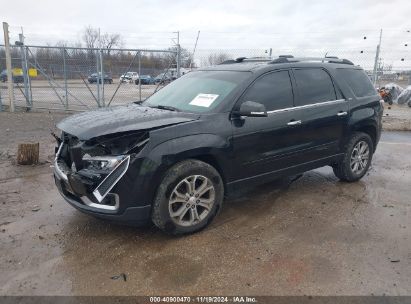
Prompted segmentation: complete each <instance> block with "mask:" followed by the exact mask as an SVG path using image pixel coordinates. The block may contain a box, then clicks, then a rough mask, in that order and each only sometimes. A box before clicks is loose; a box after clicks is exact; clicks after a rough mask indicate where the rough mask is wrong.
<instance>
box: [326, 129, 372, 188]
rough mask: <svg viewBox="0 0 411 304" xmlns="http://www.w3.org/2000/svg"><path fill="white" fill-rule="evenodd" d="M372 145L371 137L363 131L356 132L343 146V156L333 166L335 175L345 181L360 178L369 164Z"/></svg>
mask: <svg viewBox="0 0 411 304" xmlns="http://www.w3.org/2000/svg"><path fill="white" fill-rule="evenodd" d="M373 151H374V145H373V142H372V140H371V137H370V136H369V135H368V134H366V133H363V132H356V133H354V134H353V135H352V136H351V139H350V140H349V141H348V143H347V144H346V145H345V147H344V157H343V159H342V160H341V162H340V163H338V164H336V165H334V166H333V171H334V174H335V176H337V177H338V178H339V179H340V180H342V181H345V182H355V181H358V180H359V179H361V178H362V177H363V176H364V175H365V173H367V171H368V168H369V167H370V165H371V160H372V156H373Z"/></svg>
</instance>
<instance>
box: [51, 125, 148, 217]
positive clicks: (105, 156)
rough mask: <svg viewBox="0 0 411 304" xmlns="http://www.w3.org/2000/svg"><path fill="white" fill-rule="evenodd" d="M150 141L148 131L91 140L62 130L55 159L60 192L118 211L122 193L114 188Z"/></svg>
mask: <svg viewBox="0 0 411 304" xmlns="http://www.w3.org/2000/svg"><path fill="white" fill-rule="evenodd" d="M148 141H149V134H148V132H147V131H139V132H125V133H122V134H120V135H119V134H113V135H105V136H101V137H97V138H93V139H90V140H79V139H78V138H77V137H75V136H73V135H71V134H68V133H65V132H62V135H61V138H60V140H59V141H58V144H59V146H58V148H56V149H57V151H56V157H55V162H54V176H55V180H56V185H57V187H58V188H59V190H60V192H61V194H62V195H63V196H64V197H65V198H66V199H67V198H68V199H70V200H74V201H75V202H76V203H77V204H80V205H83V206H84V207H88V209H89V210H90V209H91V210H95V211H97V212H98V211H100V212H113V213H114V212H116V211H117V210H118V208H119V204H120V201H119V194H118V193H116V192H115V191H114V189H113V188H114V187H115V186H116V184H117V183H118V182H119V181H120V180H121V178H122V177H123V176H124V175H125V174H126V172H127V170H128V168H129V166H130V163H131V162H132V161H133V159H134V158H135V157H136V155H137V154H138V153H140V151H141V150H142V149H143V148H144V146H145V145H146V144H147V142H148Z"/></svg>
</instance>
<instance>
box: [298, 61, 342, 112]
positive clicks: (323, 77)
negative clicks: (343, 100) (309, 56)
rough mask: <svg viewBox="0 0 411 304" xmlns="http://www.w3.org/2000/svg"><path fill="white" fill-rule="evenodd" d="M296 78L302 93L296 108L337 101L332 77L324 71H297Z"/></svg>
mask: <svg viewBox="0 0 411 304" xmlns="http://www.w3.org/2000/svg"><path fill="white" fill-rule="evenodd" d="M294 76H295V81H296V83H297V88H298V91H299V93H300V96H299V97H300V98H299V99H298V100H297V102H296V106H303V105H308V104H313V103H319V102H325V101H331V100H336V99H337V97H336V95H335V90H334V85H333V82H332V80H331V77H330V75H328V73H327V72H326V71H324V70H323V69H296V70H294Z"/></svg>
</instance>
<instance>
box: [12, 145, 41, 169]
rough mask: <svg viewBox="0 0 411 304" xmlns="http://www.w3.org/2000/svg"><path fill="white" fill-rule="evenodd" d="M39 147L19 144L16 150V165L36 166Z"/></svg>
mask: <svg viewBox="0 0 411 304" xmlns="http://www.w3.org/2000/svg"><path fill="white" fill-rule="evenodd" d="M39 146H40V145H39V143H34V144H19V146H18V149H17V163H18V164H19V165H34V164H38V162H39Z"/></svg>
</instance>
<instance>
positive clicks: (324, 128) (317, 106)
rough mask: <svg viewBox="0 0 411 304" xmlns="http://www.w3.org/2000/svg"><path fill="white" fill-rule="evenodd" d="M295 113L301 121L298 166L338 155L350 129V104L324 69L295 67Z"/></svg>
mask: <svg viewBox="0 0 411 304" xmlns="http://www.w3.org/2000/svg"><path fill="white" fill-rule="evenodd" d="M292 72H293V78H294V81H295V87H296V93H297V94H296V98H295V106H296V108H295V110H294V111H295V112H296V116H297V117H299V120H301V126H302V128H301V132H300V133H299V135H298V142H300V144H301V150H300V153H299V155H298V160H297V162H298V163H306V162H310V161H315V160H319V159H322V158H327V157H329V156H332V155H335V154H337V153H338V152H339V145H340V141H341V140H342V138H343V133H344V131H345V129H346V128H347V123H348V112H349V104H348V101H346V100H345V99H344V98H343V97H342V95H341V93H340V91H339V89H338V88H337V87H336V85H335V84H334V82H333V80H332V78H331V76H330V74H329V73H328V72H327V71H326V70H325V69H323V68H294V69H293V70H292Z"/></svg>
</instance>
